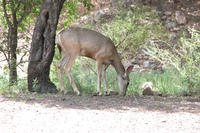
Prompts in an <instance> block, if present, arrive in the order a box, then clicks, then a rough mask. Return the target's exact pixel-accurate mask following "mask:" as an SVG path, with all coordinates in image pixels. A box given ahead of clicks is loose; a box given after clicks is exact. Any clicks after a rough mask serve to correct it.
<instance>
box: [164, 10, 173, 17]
mask: <svg viewBox="0 0 200 133" xmlns="http://www.w3.org/2000/svg"><path fill="white" fill-rule="evenodd" d="M164 14H165V15H166V16H170V15H172V12H170V11H166V12H165V13H164Z"/></svg>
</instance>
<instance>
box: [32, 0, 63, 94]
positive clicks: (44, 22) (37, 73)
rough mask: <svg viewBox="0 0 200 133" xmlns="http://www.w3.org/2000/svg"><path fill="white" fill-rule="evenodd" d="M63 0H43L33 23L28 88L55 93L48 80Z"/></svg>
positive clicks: (53, 86) (54, 88) (54, 87)
mask: <svg viewBox="0 0 200 133" xmlns="http://www.w3.org/2000/svg"><path fill="white" fill-rule="evenodd" d="M64 1H65V0H43V2H42V7H41V9H40V14H39V16H38V18H37V22H36V25H35V29H34V33H33V38H32V43H31V51H30V57H29V64H28V89H29V91H37V92H40V93H47V92H50V93H56V92H57V90H56V86H55V85H54V84H53V83H52V82H51V81H50V78H49V72H50V65H51V62H52V60H53V56H54V50H55V35H56V29H57V23H58V19H59V15H60V11H61V9H62V6H63V3H64Z"/></svg>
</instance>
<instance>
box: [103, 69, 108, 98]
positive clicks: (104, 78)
mask: <svg viewBox="0 0 200 133" xmlns="http://www.w3.org/2000/svg"><path fill="white" fill-rule="evenodd" d="M108 66H109V65H104V68H103V71H102V75H103V81H104V87H105V88H106V96H109V95H110V92H109V91H108V86H107V83H106V70H107V68H108Z"/></svg>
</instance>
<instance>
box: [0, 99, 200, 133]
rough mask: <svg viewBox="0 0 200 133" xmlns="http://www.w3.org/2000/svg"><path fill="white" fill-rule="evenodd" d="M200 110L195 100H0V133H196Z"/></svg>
mask: <svg viewBox="0 0 200 133" xmlns="http://www.w3.org/2000/svg"><path fill="white" fill-rule="evenodd" d="M199 110H200V99H199V98H194V97H183V98H181V97H179V98H176V97H134V96H127V97H120V96H102V97H94V96H74V95H65V96H59V95H30V96H28V97H27V96H26V97H24V96H23V97H19V98H11V97H6V96H0V132H1V133H43V132H47V133H49V132H52V133H53V132H56V133H63V132H70V133H71V132H72V133H79V132H81V133H85V132H86V133H87V132H91V133H93V132H95V133H96V132H97V133H98V132H99V133H105V132H107V133H110V132H116V133H120V132H122V133H134V132H138V133H139V132H148V133H151V132H152V133H155V132H162V133H165V132H166V133H169V132H178V133H183V132H185V133H197V132H199V131H200V111H199Z"/></svg>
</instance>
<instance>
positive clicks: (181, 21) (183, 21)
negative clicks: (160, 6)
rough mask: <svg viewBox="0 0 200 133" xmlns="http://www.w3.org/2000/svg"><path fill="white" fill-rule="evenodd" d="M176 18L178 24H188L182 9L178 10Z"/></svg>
mask: <svg viewBox="0 0 200 133" xmlns="http://www.w3.org/2000/svg"><path fill="white" fill-rule="evenodd" d="M175 18H176V21H177V23H178V24H186V23H187V20H186V17H185V14H184V13H183V12H181V11H176V13H175Z"/></svg>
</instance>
